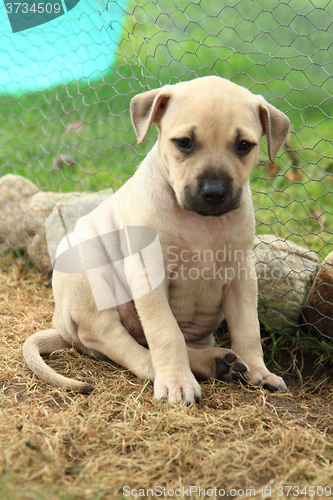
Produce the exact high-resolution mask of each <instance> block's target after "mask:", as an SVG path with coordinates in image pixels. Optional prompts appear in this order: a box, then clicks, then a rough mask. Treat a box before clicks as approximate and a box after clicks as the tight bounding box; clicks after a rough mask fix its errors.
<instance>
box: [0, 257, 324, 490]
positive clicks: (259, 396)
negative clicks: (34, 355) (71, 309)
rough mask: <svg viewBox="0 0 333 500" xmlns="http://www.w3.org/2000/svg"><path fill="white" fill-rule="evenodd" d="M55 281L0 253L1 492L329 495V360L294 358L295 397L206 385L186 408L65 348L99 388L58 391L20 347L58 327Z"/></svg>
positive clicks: (67, 368) (54, 359)
mask: <svg viewBox="0 0 333 500" xmlns="http://www.w3.org/2000/svg"><path fill="white" fill-rule="evenodd" d="M48 280H49V278H48V277H47V276H42V275H41V274H40V273H38V271H36V270H34V269H31V268H28V267H27V266H26V265H25V262H24V261H20V260H18V259H15V260H14V259H12V258H11V257H6V258H4V259H2V260H1V261H0V300H1V302H0V308H1V339H0V348H1V368H0V376H1V381H0V388H1V391H0V474H1V477H0V498H1V500H20V499H23V498H24V499H31V500H35V499H43V500H44V499H47V500H54V499H59V498H60V499H63V500H64V499H66V500H73V499H77V500H79V499H80V500H81V499H82V500H83V499H84V500H97V499H102V498H104V499H121V498H135V492H134V491H132V493H131V494H130V495H129V496H124V493H126V494H127V493H128V491H129V490H128V489H127V490H123V487H124V486H129V487H130V488H131V489H132V490H134V489H136V490H137V492H136V493H137V494H138V495H139V494H143V493H145V494H147V491H146V490H143V489H144V488H150V489H151V490H152V489H154V488H156V487H160V488H163V487H165V488H166V495H165V496H166V497H167V498H191V499H197V498H208V497H209V498H219V495H218V490H219V489H221V488H223V489H224V490H225V491H226V493H228V492H229V493H230V491H231V494H232V495H234V494H235V493H237V492H238V493H237V495H236V498H253V497H254V492H253V491H251V492H250V491H248V492H247V493H246V489H250V488H254V489H255V493H256V498H273V499H275V498H290V497H291V498H296V496H297V498H310V496H309V493H311V492H312V491H315V492H316V494H315V496H311V498H330V497H333V464H332V459H333V437H332V421H331V411H332V398H333V396H332V394H333V392H332V387H333V385H332V382H331V381H330V380H329V378H328V377H327V376H326V375H325V373H328V372H329V370H328V369H327V368H326V370H321V372H320V373H318V374H317V375H316V376H315V377H308V378H303V379H302V376H301V374H300V372H299V371H298V368H297V366H296V358H294V363H293V368H292V365H290V366H291V368H290V370H289V376H288V375H287V379H288V381H289V385H290V386H291V390H290V392H289V393H287V394H269V393H267V392H265V391H263V390H261V389H249V388H246V387H244V386H242V385H238V384H230V385H229V384H225V383H222V382H215V381H208V382H206V383H204V384H203V398H202V401H201V402H200V404H199V405H197V406H193V407H189V408H185V407H183V406H168V405H166V404H162V403H159V402H156V401H155V400H154V399H153V392H152V386H151V384H148V385H145V384H143V382H142V381H139V380H138V379H136V378H135V377H134V376H133V375H131V374H130V373H128V372H127V371H126V370H124V369H122V368H120V367H118V366H115V365H113V364H111V363H107V362H101V361H97V360H95V359H93V358H91V357H88V356H85V355H80V354H78V353H77V352H75V351H62V352H57V353H54V354H52V355H51V356H50V358H49V361H48V362H49V363H50V365H52V366H53V367H54V368H56V369H57V371H59V372H61V373H63V374H67V375H69V376H71V377H75V378H77V379H80V380H85V381H88V382H92V383H93V384H94V385H95V386H96V390H95V391H93V392H92V393H91V395H90V396H84V395H78V394H75V393H72V392H69V391H66V390H62V389H55V388H52V387H49V386H47V385H46V384H44V383H41V382H40V381H39V380H37V379H36V378H35V377H34V376H33V375H32V373H31V372H30V371H29V369H28V368H27V367H26V366H25V363H24V361H23V358H22V352H21V346H22V343H23V341H24V340H25V338H26V337H27V336H28V335H30V334H31V333H32V332H33V331H35V330H37V329H43V328H47V327H49V325H50V323H51V318H52V311H53V298H52V291H51V289H50V288H46V284H47V282H48ZM290 355H292V353H290ZM309 368H310V372H311V371H312V369H314V367H313V366H310V367H309ZM286 485H290V486H294V487H296V486H298V487H299V488H300V489H299V490H297V489H295V488H294V489H293V490H291V491H290V492H289V496H288V495H287V493H288V492H287V489H284V490H281V489H278V486H286ZM199 486H200V487H201V488H206V496H205V497H204V495H203V490H201V491H200V496H199V493H198V491H197V492H195V487H197V488H199ZM269 486H271V494H269V491H266V493H265V494H264V495H263V494H262V491H263V490H262V487H264V489H267V488H268V487H269ZM309 486H314V487H315V489H314V490H309V489H307V490H305V489H304V487H307V488H309ZM320 486H322V487H323V488H325V487H326V488H327V487H328V486H331V487H332V494H331V495H329V496H327V492H328V491H329V490H327V489H326V494H325V490H323V494H322V490H321V489H320V488H319V489H317V487H320ZM215 487H216V488H217V490H216V492H217V495H215V492H214V488H215ZM176 488H181V490H177V495H178V496H174V497H172V491H169V493H168V490H171V489H176ZM190 488H192V489H191V490H190ZM160 491H163V490H161V489H160V490H159V489H156V490H155V493H156V492H157V493H158V492H160ZM297 491H299V495H296V494H297ZM282 492H283V494H282V495H279V494H278V493H282ZM302 492H303V493H302ZM305 492H306V493H307V495H305ZM190 493H191V496H189V494H190ZM175 494H176V492H175ZM209 495H211V496H209ZM148 496H151V493H150V492H148ZM137 498H140V497H139V496H137ZM220 498H222V497H221V496H220ZM223 498H232V497H231V496H229V497H227V496H225V497H223ZM233 498H235V496H233Z"/></svg>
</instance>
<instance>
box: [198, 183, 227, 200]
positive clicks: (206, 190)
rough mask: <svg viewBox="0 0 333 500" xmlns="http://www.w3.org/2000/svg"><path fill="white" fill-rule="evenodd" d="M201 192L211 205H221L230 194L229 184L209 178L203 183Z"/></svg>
mask: <svg viewBox="0 0 333 500" xmlns="http://www.w3.org/2000/svg"><path fill="white" fill-rule="evenodd" d="M200 194H201V197H202V199H203V200H204V201H205V202H206V203H209V204H210V205H219V204H220V203H223V202H224V201H225V200H226V198H227V196H228V192H227V186H226V184H225V183H224V182H222V181H220V180H216V179H207V180H205V181H203V183H202V184H201V188H200Z"/></svg>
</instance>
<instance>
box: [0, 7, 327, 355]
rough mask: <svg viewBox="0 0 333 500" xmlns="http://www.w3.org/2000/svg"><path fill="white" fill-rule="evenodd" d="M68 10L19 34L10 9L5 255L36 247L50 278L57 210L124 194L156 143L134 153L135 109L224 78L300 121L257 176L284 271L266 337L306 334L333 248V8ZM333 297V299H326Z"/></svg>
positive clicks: (6, 27) (0, 123)
mask: <svg viewBox="0 0 333 500" xmlns="http://www.w3.org/2000/svg"><path fill="white" fill-rule="evenodd" d="M60 3H62V6H63V7H64V15H63V16H62V17H58V18H56V19H54V20H53V21H50V22H48V23H47V24H43V25H40V26H36V27H33V28H31V29H26V30H24V31H21V32H19V33H13V32H12V31H11V27H10V24H9V19H8V15H7V13H6V11H7V12H8V7H6V4H7V2H6V1H4V4H3V5H1V6H0V14H1V21H0V29H1V41H0V46H1V60H0V76H1V78H0V143H1V149H0V151H1V152H0V155H1V164H0V175H1V176H2V177H1V179H0V183H1V184H0V249H1V251H3V252H5V251H7V250H8V248H28V252H29V254H30V256H32V258H33V257H34V255H35V254H36V251H37V250H38V252H39V254H38V255H39V257H38V258H39V260H38V259H35V261H36V262H37V263H39V264H40V266H39V267H41V268H43V269H44V270H45V268H46V267H47V264H45V265H44V266H43V265H42V264H41V262H44V263H45V262H47V255H46V254H47V251H46V246H45V245H44V246H43V244H42V243H43V242H41V240H42V239H43V238H44V236H43V235H41V234H39V232H38V231H39V229H38V228H39V227H40V225H41V224H42V222H43V221H44V219H45V218H46V217H47V215H49V213H50V210H51V207H52V206H54V204H55V203H63V201H64V200H66V199H68V196H69V195H66V193H78V194H79V193H81V192H92V191H100V190H103V189H106V188H110V187H111V188H112V189H114V190H116V189H118V188H119V187H120V186H121V185H122V184H123V183H124V182H125V181H126V180H127V179H128V178H129V177H130V176H131V175H132V174H133V173H134V172H135V169H136V167H137V166H138V164H139V163H140V161H141V160H142V158H143V157H144V155H145V154H146V153H147V152H148V151H149V149H150V148H151V146H152V144H153V143H154V141H155V140H156V131H154V130H151V131H150V133H149V136H148V140H147V141H146V142H145V143H144V144H143V145H141V146H139V147H138V146H137V145H136V141H135V135H134V132H133V129H132V125H131V120H130V115H129V102H130V99H131V98H132V97H133V96H134V95H135V94H137V93H138V92H141V91H144V90H148V89H151V88H156V87H159V86H161V85H164V84H169V83H176V82H179V81H185V80H189V79H192V78H195V77H200V76H207V75H218V76H221V77H224V78H228V79H230V80H231V81H233V82H235V83H238V84H240V85H243V86H245V87H247V88H248V89H250V90H251V91H252V92H253V93H256V94H261V95H263V96H264V97H265V99H266V100H267V101H268V102H270V103H271V104H273V105H274V106H276V107H277V108H279V109H280V110H281V111H283V112H285V113H286V114H287V115H288V117H289V118H290V120H291V133H290V134H289V136H288V138H287V140H286V142H285V145H284V147H283V148H282V149H281V150H280V154H279V156H278V158H277V159H276V161H275V164H274V165H273V164H270V163H269V162H268V160H267V152H266V151H267V150H266V148H265V144H264V145H263V149H262V154H261V157H260V162H259V164H258V166H257V167H256V168H255V169H254V171H253V175H252V177H251V188H252V192H253V201H254V205H255V212H256V222H257V234H258V235H259V237H260V238H261V242H262V244H263V245H264V249H265V248H266V250H267V245H268V247H269V252H270V253H269V254H268V253H267V252H266V253H265V259H266V264H267V266H268V267H271V268H272V269H273V268H274V265H275V264H273V263H274V262H276V261H277V260H278V258H279V259H280V260H281V259H282V260H283V261H284V263H285V265H286V268H285V269H284V271H283V273H284V274H282V275H281V276H280V278H281V280H282V281H280V282H278V280H275V284H274V286H273V285H272V281H269V282H268V283H267V279H266V278H265V279H264V278H263V279H262V286H263V288H260V286H259V293H261V292H262V298H263V300H262V301H261V302H260V307H261V309H260V307H259V312H260V315H261V316H260V317H261V319H262V322H263V324H265V325H266V326H267V328H270V329H273V330H274V331H277V332H280V333H283V332H284V333H287V334H288V335H290V336H299V335H301V336H303V337H304V336H305V335H308V334H305V333H304V332H303V333H301V334H300V333H299V328H298V326H299V322H300V321H301V322H302V321H303V322H304V318H303V320H302V319H301V318H302V317H301V316H300V307H301V305H302V304H301V303H300V301H301V300H303V298H304V296H305V295H306V292H307V291H308V289H309V287H310V286H311V283H312V281H313V279H314V273H315V271H316V269H317V266H318V262H317V259H318V261H322V259H323V258H325V257H326V256H327V255H328V254H329V252H330V251H331V250H332V242H333V234H332V231H333V195H332V190H333V160H332V158H333V148H332V121H331V120H332V109H333V100H332V89H333V78H332V71H333V58H332V47H333V1H332V0H285V1H281V2H275V1H274V0H255V1H253V0H228V1H220V2H210V1H208V0H201V1H200V0H198V1H189V0H188V1H187V2H184V1H183V0H153V1H151V0H150V1H145V0H137V1H132V0H115V1H106V0H85V1H84V0H81V1H80V2H77V3H76V4H75V6H74V7H73V6H72V8H71V10H70V11H69V9H68V8H67V11H68V12H67V13H66V7H68V5H67V4H66V5H65V4H64V2H60ZM67 3H68V2H67ZM74 3H75V2H74ZM30 4H32V2H30V3H29V5H30ZM33 5H34V4H33ZM36 5H37V4H36ZM73 5H74V4H73ZM13 175H15V176H22V177H23V178H24V179H26V180H27V181H24V180H22V179H21V178H20V177H13ZM28 181H29V182H28ZM31 183H32V184H31ZM57 193H63V194H64V196H63V197H62V198H61V197H60V195H59V194H57ZM78 194H77V195H78ZM66 196H67V198H66ZM72 196H73V195H72ZM74 196H75V195H74ZM27 214H28V215H27ZM267 234H269V235H272V236H271V239H270V240H269V238H268V240H267V237H264V236H262V235H267ZM265 238H266V239H265ZM272 238H273V239H272ZM44 239H45V238H44ZM274 241H278V242H279V241H280V243H281V242H282V243H283V245H284V246H283V248H281V247H279V248H278V247H276V246H274ZM293 244H298V245H301V246H302V247H303V250H302V249H299V248H298V247H295V246H292V245H293ZM265 245H266V246H265ZM259 247H260V245H259ZM259 247H258V244H257V247H255V248H259ZM36 248H37V250H36ZM34 252H35V253H34ZM43 252H44V253H45V255H44V257H45V259H44V261H43V255H41V254H43ZM255 252H256V250H255ZM311 252H314V253H315V254H312V253H311ZM267 255H270V257H269V259H270V260H269V261H267V259H268V257H267ZM291 255H292V256H293V258H294V257H295V255H298V257H299V258H300V260H299V261H297V262H298V264H297V265H296V264H292V263H291V260H290V259H291V257H290V256H291ZM316 256H317V257H316ZM33 260H34V259H33ZM258 260H259V263H260V262H261V263H262V262H263V258H262V256H261V254H260V255H259V257H258ZM302 266H303V267H302ZM302 273H308V274H307V275H306V277H305V278H304V276H303V274H302ZM309 273H310V274H309ZM309 276H310V277H309ZM259 281H260V280H259ZM310 281H311V283H310ZM276 282H278V285H279V283H280V285H281V283H282V284H283V283H284V284H287V288H286V287H283V286H282V288H281V291H279V288H277V286H276ZM259 285H260V284H259ZM280 285H279V286H280ZM267 287H268V288H267ZM264 289H265V290H264ZM263 290H264V291H263ZM330 297H331V298H330ZM332 297H333V290H332V293H329V297H328V298H327V297H326V298H325V299H324V298H322V301H321V302H324V303H325V304H326V305H327V303H328V305H330V304H331V303H332V302H333V298H332ZM276 299H278V300H276ZM295 302H296V303H297V304H298V306H297V307H298V309H297V312H296V313H295V315H294V316H293V315H292V314H291V315H289V314H288V311H289V310H290V311H293V310H294V308H295ZM277 303H278V304H277ZM332 307H333V306H331V308H332ZM327 314H329V313H327ZM327 314H326V313H325V314H324V319H328V318H327V317H326V316H327ZM272 318H275V319H273V320H272ZM276 318H278V319H279V318H280V319H281V318H282V319H283V321H282V322H280V321H276ZM321 319H322V318H319V319H318V318H317V320H316V321H317V322H320V320H321ZM330 321H331V323H329V324H330V325H332V320H330ZM289 326H291V327H292V328H291V330H289V329H288V327H289ZM329 328H330V327H329ZM321 333H323V332H321ZM324 333H325V335H326V336H328V337H329V336H330V334H329V332H327V329H326V331H325V332H324ZM323 338H324V337H323V336H320V337H318V342H321V343H322V342H324V343H325V345H326V343H327V342H326V341H323ZM327 347H329V343H327Z"/></svg>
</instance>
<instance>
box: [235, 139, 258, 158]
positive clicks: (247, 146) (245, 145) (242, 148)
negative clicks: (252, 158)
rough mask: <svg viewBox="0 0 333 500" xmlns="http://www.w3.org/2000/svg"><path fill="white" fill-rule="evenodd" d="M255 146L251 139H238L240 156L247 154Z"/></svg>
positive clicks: (237, 150)
mask: <svg viewBox="0 0 333 500" xmlns="http://www.w3.org/2000/svg"><path fill="white" fill-rule="evenodd" d="M253 146H255V144H253V143H252V142H249V141H238V142H237V144H236V152H237V154H238V155H239V156H245V155H247V154H248V153H249V152H250V151H251V149H252V148H253Z"/></svg>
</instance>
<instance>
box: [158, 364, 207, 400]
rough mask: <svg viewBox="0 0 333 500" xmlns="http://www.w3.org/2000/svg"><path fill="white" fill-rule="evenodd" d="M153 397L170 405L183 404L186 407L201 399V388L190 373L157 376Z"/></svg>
mask: <svg viewBox="0 0 333 500" xmlns="http://www.w3.org/2000/svg"><path fill="white" fill-rule="evenodd" d="M154 395H155V397H156V398H157V399H159V400H161V401H168V402H169V403H171V404H176V403H180V402H182V401H183V402H184V403H185V404H186V405H187V406H189V405H190V404H192V403H198V402H199V401H200V399H201V387H200V385H199V384H198V382H197V381H196V379H195V378H194V376H193V374H192V373H191V372H189V373H186V374H182V375H180V374H178V375H176V374H157V375H156V377H155V382H154Z"/></svg>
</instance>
